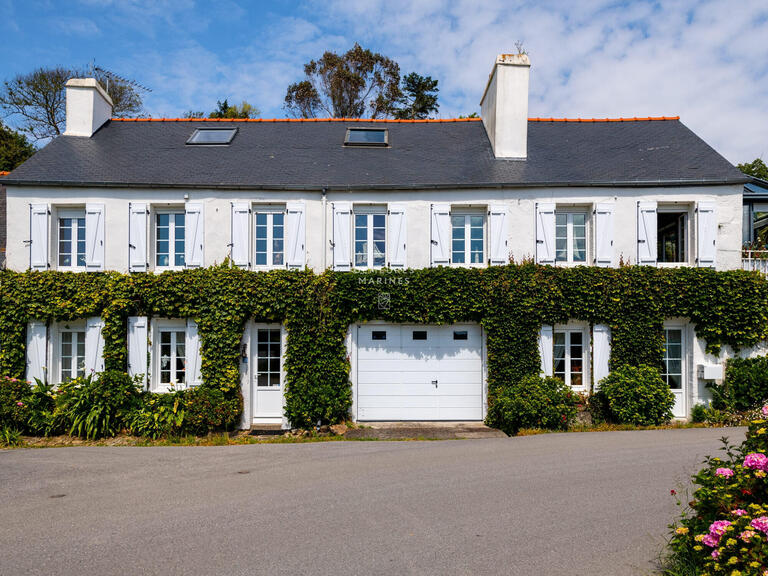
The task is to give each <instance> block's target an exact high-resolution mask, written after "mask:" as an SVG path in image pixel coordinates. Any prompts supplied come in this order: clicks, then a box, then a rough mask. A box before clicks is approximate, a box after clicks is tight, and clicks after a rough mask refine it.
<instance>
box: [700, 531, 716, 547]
mask: <svg viewBox="0 0 768 576" xmlns="http://www.w3.org/2000/svg"><path fill="white" fill-rule="evenodd" d="M701 543H702V544H706V545H707V546H709V547H710V548H716V547H717V545H718V544H719V543H720V538H719V537H718V536H713V535H712V534H706V535H705V536H704V538H702V539H701Z"/></svg>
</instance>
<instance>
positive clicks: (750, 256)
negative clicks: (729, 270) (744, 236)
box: [741, 250, 768, 274]
mask: <svg viewBox="0 0 768 576" xmlns="http://www.w3.org/2000/svg"><path fill="white" fill-rule="evenodd" d="M741 267H742V269H744V270H756V271H757V272H762V273H763V274H768V250H743V251H742V253H741Z"/></svg>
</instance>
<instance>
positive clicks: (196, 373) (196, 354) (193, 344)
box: [184, 319, 203, 386]
mask: <svg viewBox="0 0 768 576" xmlns="http://www.w3.org/2000/svg"><path fill="white" fill-rule="evenodd" d="M184 350H185V353H186V355H187V364H186V367H185V377H186V379H187V386H199V385H200V384H202V383H203V379H202V377H201V376H200V337H199V336H198V334H197V322H195V321H194V320H192V319H188V320H187V337H186V340H185V347H184Z"/></svg>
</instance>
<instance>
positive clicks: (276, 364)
mask: <svg viewBox="0 0 768 576" xmlns="http://www.w3.org/2000/svg"><path fill="white" fill-rule="evenodd" d="M280 370H281V367H280V328H259V329H258V330H256V385H257V386H259V387H274V386H280Z"/></svg>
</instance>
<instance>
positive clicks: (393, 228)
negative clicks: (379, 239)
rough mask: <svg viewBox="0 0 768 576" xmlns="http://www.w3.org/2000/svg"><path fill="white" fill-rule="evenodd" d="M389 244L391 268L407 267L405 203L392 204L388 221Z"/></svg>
mask: <svg viewBox="0 0 768 576" xmlns="http://www.w3.org/2000/svg"><path fill="white" fill-rule="evenodd" d="M387 226H388V227H389V229H388V230H387V236H388V238H387V239H388V241H389V242H388V244H389V245H388V246H387V252H388V256H389V267H390V268H405V266H406V242H407V237H406V230H405V204H390V205H389V219H388V221H387Z"/></svg>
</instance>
